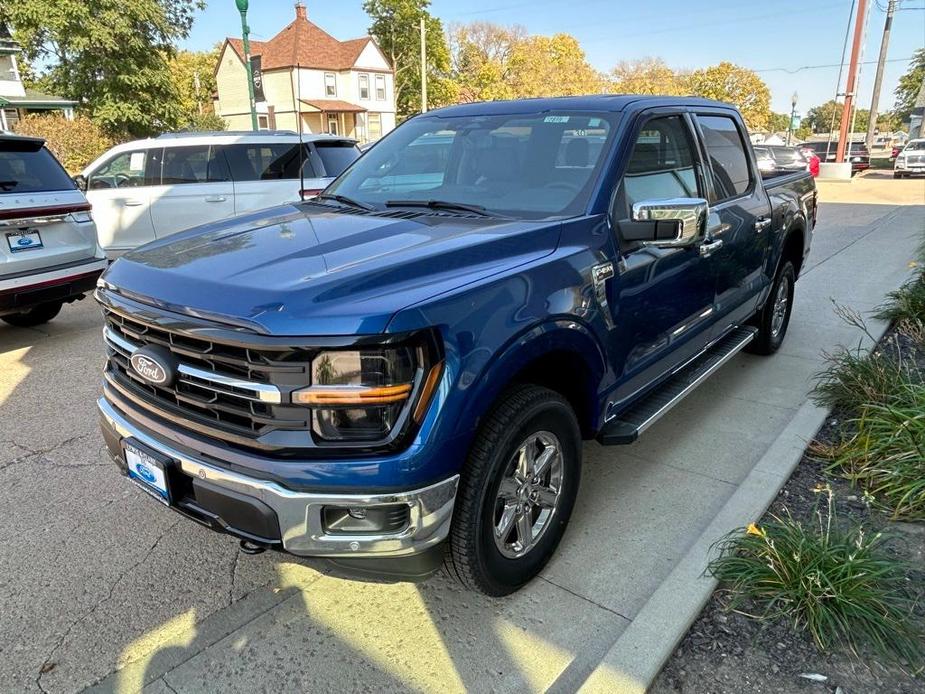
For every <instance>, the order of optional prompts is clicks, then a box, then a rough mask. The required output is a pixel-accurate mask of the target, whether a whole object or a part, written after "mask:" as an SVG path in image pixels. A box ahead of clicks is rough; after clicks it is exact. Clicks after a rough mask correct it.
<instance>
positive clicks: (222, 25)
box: [183, 0, 925, 114]
mask: <svg viewBox="0 0 925 694" xmlns="http://www.w3.org/2000/svg"><path fill="white" fill-rule="evenodd" d="M305 1H306V4H307V6H308V15H309V19H311V20H312V21H313V22H315V23H316V24H318V25H319V26H321V27H322V28H323V29H325V30H326V31H327V32H328V33H330V34H333V35H334V36H336V37H337V38H340V39H347V38H355V37H357V36H362V35H363V34H365V33H366V30H367V28H368V27H369V18H368V17H367V16H366V13H364V12H363V9H362V0H334V1H333V2H327V3H321V2H314V1H313V0H305ZM293 4H294V0H250V5H251V9H250V11H249V13H248V19H249V24H250V26H251V35H252V37H253V38H255V39H268V38H270V37H272V36H273V35H274V34H275V33H276V32H277V31H279V30H280V29H281V28H282V27H283V26H285V25H286V24H287V23H288V22H289V21H291V19H292V17H293V16H294V14H295V12H294V9H293ZM851 5H852V3H851V0H763V1H762V2H754V1H748V0H709V1H708V0H698V1H688V2H685V1H684V0H651V1H650V2H645V3H640V2H626V1H622V2H621V1H620V0H582V2H564V1H563V0H533V1H532V2H528V1H527V0H494V1H493V2H492V1H490V0H467V1H466V2H460V1H459V0H453V1H451V0H432V5H431V12H432V13H433V14H434V15H436V16H437V17H439V18H440V19H441V20H443V22H444V24H448V23H451V22H471V21H476V20H480V21H490V22H495V23H498V24H521V25H523V26H524V27H526V29H527V31H528V32H529V33H531V34H552V33H555V32H557V31H563V32H567V33H570V34H573V35H574V36H576V37H577V38H578V40H579V41H580V42H581V45H582V46H583V48H584V49H585V52H586V53H587V56H588V60H589V61H590V62H591V64H592V65H594V66H595V67H596V68H598V69H600V70H607V69H609V68H610V67H612V66H613V65H614V64H615V63H617V62H618V61H620V60H630V59H634V58H642V57H645V56H657V57H661V58H663V59H664V60H665V61H666V62H667V63H668V64H669V65H671V66H672V67H676V68H698V67H702V66H705V65H711V64H715V63H718V62H720V61H721V60H730V61H732V62H735V63H738V64H740V65H744V66H746V67H749V68H751V69H753V70H757V71H759V74H760V75H761V77H762V79H764V80H765V82H766V83H767V84H768V86H769V87H770V88H771V105H772V108H773V109H774V110H775V111H778V112H788V111H789V110H790V98H791V95H792V94H793V92H794V91H796V92H798V94H799V103H798V106H797V110H798V111H800V112H802V113H804V114H805V112H806V110H807V109H809V108H811V107H812V106H815V105H817V104H820V103H822V102H824V101H826V100H828V99H831V98H832V97H833V96H834V94H835V81H836V78H837V76H838V63H839V61H840V60H841V52H842V43H843V41H844V36H845V28H846V27H847V23H848V13H849V11H850V8H851ZM869 5H870V11H869V18H868V25H867V33H866V39H865V43H864V52H863V59H864V60H865V61H876V59H877V55H878V52H879V50H880V37H881V34H882V31H883V22H884V17H885V14H884V12H883V9H881V8H885V7H886V0H871V2H870V3H869ZM900 7H905V8H914V7H915V8H922V7H925V0H901V2H900ZM239 33H240V21H239V15H238V13H237V10H236V9H235V4H234V0H209V2H208V6H207V8H206V9H205V10H204V11H203V12H201V13H199V15H198V16H197V18H196V22H195V24H194V26H193V30H192V32H191V34H190V37H189V39H188V40H187V41H186V42H185V43H184V44H183V47H184V48H190V49H194V50H202V49H206V48H209V47H210V46H212V45H213V44H215V43H217V42H219V41H221V40H222V39H223V38H224V37H225V36H226V35H238V34H239ZM923 46H925V10H921V9H903V10H902V11H900V12H897V13H896V15H895V17H894V20H893V32H892V38H891V41H890V51H889V55H888V56H887V57H888V59H889V60H891V61H893V62H889V63H887V66H886V71H885V73H884V84H883V90H882V96H881V102H880V108H881V110H885V109H888V108H890V107H891V106H892V104H893V89H894V87H895V86H896V83H897V80H898V79H899V76H900V75H901V74H902V73H903V72H904V71H905V69H906V67H907V65H908V60H907V59H908V58H910V57H911V56H912V53H913V51H915V50H916V49H917V48H922V47H923ZM898 59H899V60H898ZM819 65H828V66H831V67H811V68H806V67H805V66H819ZM800 68H804V69H800ZM874 68H875V65H874V64H873V62H871V63H870V64H866V65H862V68H861V76H860V89H859V95H860V96H859V99H860V106H862V107H864V108H866V107H868V106H869V105H870V94H871V88H872V82H873V77H874Z"/></svg>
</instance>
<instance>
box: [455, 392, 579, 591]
mask: <svg viewBox="0 0 925 694" xmlns="http://www.w3.org/2000/svg"><path fill="white" fill-rule="evenodd" d="M524 471H525V472H527V473H528V474H526V475H523V474H520V472H524ZM580 476H581V432H580V430H579V427H578V420H577V419H576V417H575V413H574V412H573V411H572V408H571V407H570V406H569V404H568V402H566V401H565V399H564V398H563V397H562V396H561V395H559V394H558V393H556V392H554V391H552V390H549V389H548V388H542V387H539V386H534V385H523V386H516V387H514V388H512V389H511V390H509V391H508V392H507V393H505V394H504V395H502V396H501V399H500V400H499V402H498V403H497V404H496V405H495V406H494V407H493V408H492V411H491V412H490V413H489V414H488V415H487V416H486V417H485V419H484V421H483V423H482V425H481V427H480V428H479V431H478V433H477V434H476V437H475V441H474V442H473V444H472V448H471V449H470V451H469V457H468V459H467V461H466V465H465V468H464V470H463V472H462V476H461V479H460V483H459V492H458V494H457V496H456V506H455V508H454V510H453V524H452V527H451V529H450V537H449V542H448V543H447V552H446V559H445V567H446V569H447V572H448V573H449V574H450V575H451V576H453V577H455V578H456V579H458V580H459V581H460V582H461V583H462V584H463V585H464V586H466V587H467V588H470V589H473V590H478V591H480V592H482V593H485V594H486V595H494V596H500V595H507V594H509V593H512V592H514V591H515V590H517V589H518V588H520V587H521V586H523V585H524V584H525V583H527V582H528V581H529V580H530V579H532V578H533V577H534V576H536V575H537V574H538V573H539V572H540V571H541V570H542V569H543V567H544V566H545V565H546V563H547V562H548V561H549V559H550V557H551V556H552V554H553V552H554V551H555V549H556V547H557V546H558V544H559V541H560V540H561V539H562V535H563V533H564V532H565V528H566V525H568V521H569V518H570V516H571V514H572V509H573V508H574V506H575V498H576V496H577V494H578V483H579V480H580ZM522 538H523V541H522Z"/></svg>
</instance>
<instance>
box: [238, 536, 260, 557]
mask: <svg viewBox="0 0 925 694" xmlns="http://www.w3.org/2000/svg"><path fill="white" fill-rule="evenodd" d="M240 547H241V551H242V552H244V554H251V555H253V554H263V553H264V552H266V551H267V548H266V547H261V546H260V545H255V544H254V543H253V542H250V541H249V540H241V543H240Z"/></svg>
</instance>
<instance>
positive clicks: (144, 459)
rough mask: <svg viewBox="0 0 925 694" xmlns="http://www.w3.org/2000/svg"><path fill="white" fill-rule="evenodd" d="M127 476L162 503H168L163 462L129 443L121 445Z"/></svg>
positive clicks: (168, 496)
mask: <svg viewBox="0 0 925 694" xmlns="http://www.w3.org/2000/svg"><path fill="white" fill-rule="evenodd" d="M122 450H123V451H124V452H125V463H126V465H127V466H128V476H129V477H130V478H131V479H132V481H133V482H135V484H137V485H138V486H139V487H141V488H142V489H143V490H144V491H146V492H147V493H148V494H150V495H151V496H153V497H154V498H155V499H157V500H158V501H160V502H161V503H164V504H168V505H169V504H170V492H169V491H168V489H167V473H166V470H165V469H164V464H163V463H162V462H161V461H159V460H157V459H156V458H155V457H154V456H152V455H150V454H148V453H146V452H145V451H143V450H141V449H140V448H136V447H135V446H133V445H132V444H130V443H125V444H123V445H122Z"/></svg>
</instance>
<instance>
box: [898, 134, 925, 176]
mask: <svg viewBox="0 0 925 694" xmlns="http://www.w3.org/2000/svg"><path fill="white" fill-rule="evenodd" d="M916 174H925V138H920V139H917V140H909V142H908V143H907V144H906V146H905V147H903V148H902V151H900V153H899V154H897V155H896V162H895V163H894V164H893V178H905V177H906V176H914V175H916Z"/></svg>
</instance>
